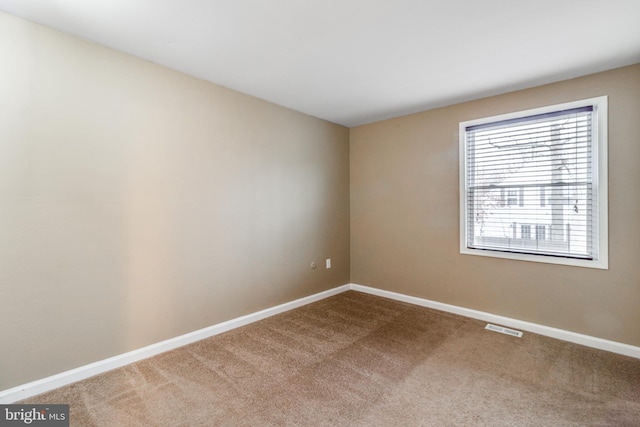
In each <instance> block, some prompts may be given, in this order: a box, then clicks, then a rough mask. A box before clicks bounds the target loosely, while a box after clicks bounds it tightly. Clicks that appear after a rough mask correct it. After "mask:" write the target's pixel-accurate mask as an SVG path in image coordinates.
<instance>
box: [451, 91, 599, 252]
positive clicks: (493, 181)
mask: <svg viewBox="0 0 640 427" xmlns="http://www.w3.org/2000/svg"><path fill="white" fill-rule="evenodd" d="M543 111H544V112H537V113H536V112H535V111H534V112H533V114H532V112H531V111H529V112H527V114H526V115H522V116H515V117H512V116H509V117H507V118H494V119H485V120H480V121H474V122H468V123H463V124H461V129H460V130H461V132H463V133H464V134H463V135H462V137H461V138H462V139H461V142H462V143H463V144H462V145H463V146H462V147H461V148H462V149H463V156H464V157H463V158H462V159H461V160H462V166H461V167H463V168H464V170H463V173H461V178H462V179H464V183H463V186H462V185H461V190H462V191H464V194H463V197H462V198H461V202H462V203H464V206H463V212H464V218H462V219H461V221H462V222H461V224H462V225H461V226H464V229H463V230H462V231H463V235H464V241H463V242H461V244H464V246H465V248H466V249H468V250H472V251H473V250H477V251H493V252H505V253H515V254H529V255H536V256H541V257H556V258H570V259H578V260H586V261H594V260H599V259H601V258H602V257H601V255H602V254H601V253H600V248H601V245H600V243H601V242H600V240H601V233H600V231H601V230H600V226H601V225H602V224H601V221H602V218H601V216H600V215H599V212H600V211H601V208H602V207H601V204H600V201H601V198H599V195H598V191H599V190H600V189H599V183H598V178H599V166H598V158H599V156H598V143H599V142H601V141H598V132H597V128H598V121H597V114H598V104H597V103H589V104H587V105H580V106H577V107H572V108H561V109H557V110H550V109H549V108H547V109H544V110H543ZM463 187H464V188H463ZM605 218H606V217H605Z"/></svg>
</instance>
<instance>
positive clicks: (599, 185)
mask: <svg viewBox="0 0 640 427" xmlns="http://www.w3.org/2000/svg"><path fill="white" fill-rule="evenodd" d="M607 104H608V99H607V96H600V97H595V98H588V99H583V100H579V101H573V102H567V103H563V104H556V105H550V106H546V107H540V108H533V109H529V110H523V111H517V112H513V113H507V114H501V115H497V116H491V117H483V118H479V119H473V120H467V121H464V122H460V124H459V148H460V149H459V155H460V157H459V174H460V182H459V192H460V254H463V255H479V256H487V257H494V258H506V259H514V260H520V261H532V262H542V263H548V264H562V265H569V266H575V267H589V268H599V269H608V268H609V219H608V180H607V178H608V172H607V166H608V160H607V153H608V141H607V135H608V131H607V121H608V105H607ZM588 105H592V106H593V107H594V114H595V117H596V119H595V120H594V127H595V129H594V132H593V135H594V141H593V142H594V150H593V152H592V159H593V160H592V161H593V165H594V167H593V169H592V174H593V194H594V196H595V199H596V209H597V212H596V216H595V218H596V220H597V223H598V236H597V239H598V258H597V259H593V260H586V259H577V258H565V257H560V256H547V255H536V254H523V253H515V252H502V251H498V250H489V249H471V248H468V247H467V179H466V178H467V176H466V172H467V144H466V128H467V127H469V126H474V125H480V124H485V123H491V122H497V121H503V120H509V119H517V118H522V117H526V116H533V115H537V114H545V113H551V112H555V111H562V110H568V109H572V108H579V107H584V106H588Z"/></svg>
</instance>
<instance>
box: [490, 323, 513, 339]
mask: <svg viewBox="0 0 640 427" xmlns="http://www.w3.org/2000/svg"><path fill="white" fill-rule="evenodd" d="M485 329H489V330H490V331H494V332H500V333H501V334H507V335H513V336H514V337H518V338H520V337H522V332H520V331H516V330H514V329H509V328H505V327H504V326H497V325H492V324H491V323H487V326H485Z"/></svg>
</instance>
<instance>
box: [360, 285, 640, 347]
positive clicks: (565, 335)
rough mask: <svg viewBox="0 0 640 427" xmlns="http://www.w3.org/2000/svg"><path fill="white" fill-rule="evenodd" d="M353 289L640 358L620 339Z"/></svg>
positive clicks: (364, 287) (363, 289) (371, 290)
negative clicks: (610, 338) (618, 340)
mask: <svg viewBox="0 0 640 427" xmlns="http://www.w3.org/2000/svg"><path fill="white" fill-rule="evenodd" d="M349 289H352V290H354V291H359V292H364V293H367V294H371V295H377V296H381V297H385V298H389V299H393V300H396V301H402V302H406V303H409V304H414V305H419V306H422V307H427V308H433V309H435V310H440V311H446V312H448V313H454V314H459V315H460V316H465V317H470V318H472V319H478V320H482V321H485V322H490V323H497V324H499V325H503V326H508V327H510V328H515V329H522V330H524V331H527V332H532V333H534V334H538V335H544V336H547V337H551V338H556V339H559V340H563V341H568V342H572V343H576V344H581V345H584V346H587V347H592V348H597V349H599V350H606V351H610V352H612V353H618V354H622V355H625V356H631V357H635V358H637V359H640V347H636V346H633V345H629V344H623V343H619V342H616V341H609V340H605V339H602V338H596V337H592V336H589V335H583V334H578V333H576V332H571V331H565V330H564V329H557V328H552V327H549V326H544V325H539V324H537V323H531V322H524V321H522V320H517V319H512V318H510V317H503V316H498V315H496V314H491V313H486V312H484V311H478V310H472V309H470V308H464V307H459V306H456V305H450V304H444V303H441V302H437V301H431V300H428V299H424V298H418V297H412V296H408V295H404V294H399V293H396V292H390V291H384V290H381V289H376V288H370V287H368V286H362V285H356V284H354V283H351V284H349Z"/></svg>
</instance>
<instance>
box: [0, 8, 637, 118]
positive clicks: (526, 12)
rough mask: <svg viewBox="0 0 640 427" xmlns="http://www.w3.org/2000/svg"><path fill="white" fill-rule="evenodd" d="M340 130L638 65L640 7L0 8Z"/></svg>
mask: <svg viewBox="0 0 640 427" xmlns="http://www.w3.org/2000/svg"><path fill="white" fill-rule="evenodd" d="M0 10H4V11H6V12H9V13H12V14H14V15H18V16H21V17H24V18H26V19H29V20H31V21H34V22H37V23H41V24H44V25H46V26H49V27H52V28H56V29H58V30H61V31H64V32H67V33H70V34H74V35H77V36H80V37H83V38H85V39H89V40H93V41H95V42H97V43H99V44H102V45H105V46H109V47H112V48H114V49H117V50H120V51H123V52H127V53H130V54H132V55H135V56H137V57H140V58H144V59H147V60H149V61H153V62H156V63H158V64H162V65H165V66H167V67H170V68H173V69H175V70H179V71H182V72H184V73H187V74H190V75H192V76H196V77H199V78H202V79H205V80H208V81H211V82H213V83H217V84H220V85H222V86H226V87H229V88H232V89H235V90H237V91H240V92H243V93H247V94H250V95H253V96H256V97H258V98H262V99H265V100H268V101H271V102H273V103H276V104H279V105H283V106H286V107H289V108H292V109H294V110H298V111H301V112H304V113H307V114H310V115H312V116H315V117H320V118H323V119H326V120H329V121H332V122H335V123H339V124H342V125H345V126H356V125H359V124H364V123H369V122H373V121H376V120H380V119H385V118H389V117H395V116H399V115H404V114H408V113H412V112H416V111H421V110H426V109H429V108H435V107H440V106H444V105H449V104H453V103H456V102H461V101H466V100H471V99H477V98H480V97H484V96H489V95H495V94H498V93H504V92H509V91H512V90H517V89H523V88H527V87H532V86H537V85H540V84H544V83H549V82H553V81H558V80H563V79H567V78H571V77H576V76H580V75H585V74H590V73H593V72H597V71H603V70H607V69H611V68H616V67H619V66H624V65H629V64H634V63H638V62H640V0H535V1H524V0H482V1H480V0H0Z"/></svg>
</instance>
